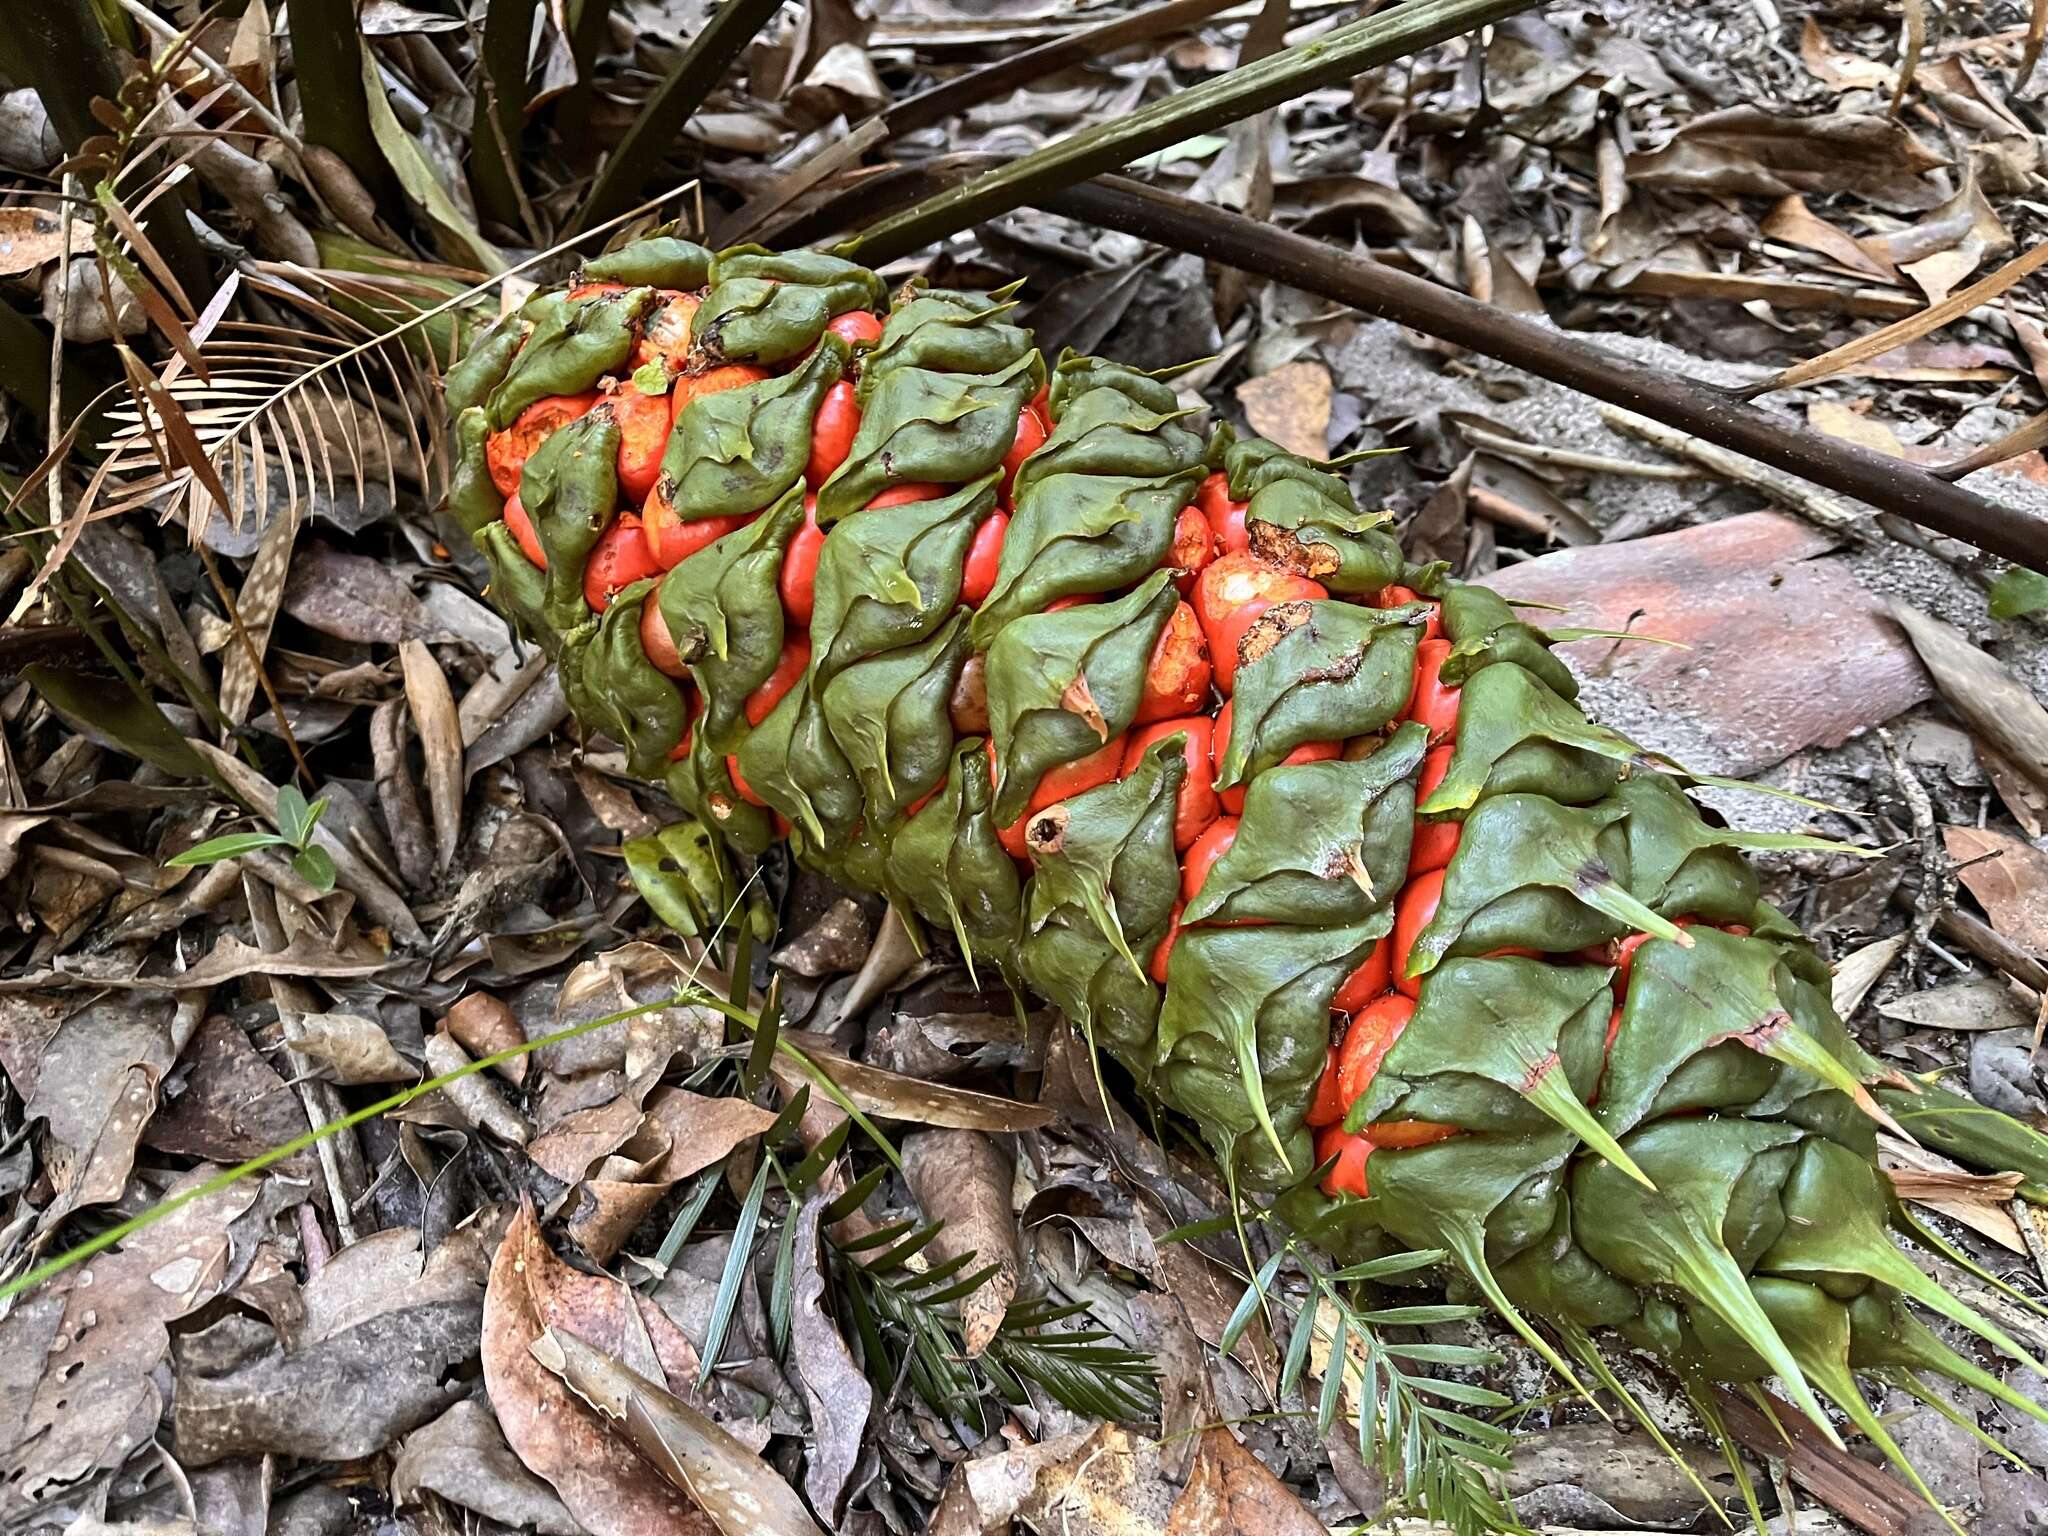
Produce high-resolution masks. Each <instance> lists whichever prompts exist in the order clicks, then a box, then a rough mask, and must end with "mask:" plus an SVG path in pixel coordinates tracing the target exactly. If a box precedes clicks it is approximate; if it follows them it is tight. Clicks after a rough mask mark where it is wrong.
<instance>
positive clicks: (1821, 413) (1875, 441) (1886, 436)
mask: <svg viewBox="0 0 2048 1536" xmlns="http://www.w3.org/2000/svg"><path fill="white" fill-rule="evenodd" d="M1806 424H1807V425H1808V426H1810V427H1812V428H1813V429H1814V430H1815V431H1816V432H1825V433H1826V434H1827V435H1828V436H1829V437H1839V438H1840V439H1842V441H1843V442H1845V443H1854V444H1856V446H1857V447H1859V448H1868V449H1869V450H1870V451H1871V452H1872V453H1881V454H1883V455H1885V457H1887V458H1892V459H1903V458H1904V457H1905V456H1906V445H1905V444H1904V443H1902V442H1900V441H1899V436H1898V434H1897V433H1896V432H1894V431H1892V429H1891V428H1890V427H1888V426H1886V425H1885V424H1884V423H1883V422H1882V421H1879V420H1878V419H1877V418H1876V417H1874V416H1872V415H1871V414H1870V413H1869V412H1867V411H1857V410H1851V409H1850V408H1849V407H1848V406H1846V405H1843V404H1842V403H1841V402H1839V401H1836V400H1815V401H1813V402H1812V403H1811V404H1809V405H1808V406H1807V407H1806Z"/></svg>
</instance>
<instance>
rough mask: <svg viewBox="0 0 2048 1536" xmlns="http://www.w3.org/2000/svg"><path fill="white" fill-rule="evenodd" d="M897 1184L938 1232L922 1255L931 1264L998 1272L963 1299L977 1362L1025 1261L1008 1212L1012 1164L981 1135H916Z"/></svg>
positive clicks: (909, 1140) (965, 1328) (906, 1144)
mask: <svg viewBox="0 0 2048 1536" xmlns="http://www.w3.org/2000/svg"><path fill="white" fill-rule="evenodd" d="M903 1176H904V1178H905V1179H906V1180H907V1181H908V1182H909V1184H910V1190H911V1193H912V1194H914V1195H915V1196H916V1197H917V1204H918V1208H919V1209H920V1210H922V1211H923V1212H924V1214H925V1216H926V1217H927V1218H928V1219H929V1220H932V1221H937V1222H941V1223H943V1224H944V1225H943V1226H941V1228H940V1229H939V1235H938V1236H937V1237H936V1238H934V1239H933V1240H932V1244H931V1247H930V1248H929V1249H928V1250H927V1251H928V1252H929V1253H930V1254H931V1256H932V1261H933V1262H934V1263H943V1262H944V1261H945V1260H947V1259H950V1258H953V1257H955V1256H956V1255H958V1254H972V1255H973V1256H974V1257H973V1258H972V1259H971V1260H970V1261H969V1262H968V1265H967V1272H969V1273H971V1272H973V1271H976V1270H981V1269H986V1268H987V1267H988V1266H990V1265H995V1266H996V1272H995V1273H994V1274H992V1275H990V1276H989V1277H988V1279H986V1280H984V1281H983V1282H982V1283H981V1284H980V1285H978V1286H976V1287H975V1288H974V1289H973V1290H972V1291H970V1292H968V1294H967V1295H966V1296H965V1297H963V1298H962V1299H961V1302H960V1321H961V1325H962V1332H963V1334H964V1335H965V1338H966V1343H967V1353H968V1354H969V1355H978V1354H980V1353H981V1352H982V1351H983V1350H984V1349H986V1348H988V1344H989V1340H990V1339H992V1338H994V1337H995V1334H996V1330H997V1329H998V1328H1000V1327H1002V1325H1003V1314H1004V1313H1005V1312H1007V1311H1008V1310H1009V1307H1010V1301H1011V1299H1012V1298H1013V1297H1014V1296H1015V1295H1016V1294H1017V1278H1018V1274H1019V1272H1020V1270H1021V1269H1022V1265H1023V1259H1022V1256H1021V1255H1020V1254H1019V1253H1018V1251H1017V1218H1016V1217H1015V1216H1014V1215H1013V1214H1012V1213H1011V1210H1010V1182H1011V1178H1012V1173H1011V1169H1010V1160H1009V1159H1008V1158H1007V1157H1005V1156H1004V1155H1003V1153H1002V1151H1001V1149H1000V1148H998V1147H997V1146H996V1144H995V1143H994V1142H993V1141H991V1140H989V1138H988V1137H987V1136H985V1135H983V1134H982V1133H981V1132H980V1131H953V1130H931V1131H918V1132H916V1133H915V1134H913V1135H910V1136H906V1137H905V1138H904V1139H903Z"/></svg>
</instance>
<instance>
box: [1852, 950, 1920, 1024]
mask: <svg viewBox="0 0 2048 1536" xmlns="http://www.w3.org/2000/svg"><path fill="white" fill-rule="evenodd" d="M1907 937H1908V936H1907V935H1906V934H1903V933H1895V934H1893V935H1892V936H1891V937H1890V938H1888V939H1877V940H1874V941H1873V942H1871V943H1869V944H1865V945H1864V946H1863V947H1862V948H1861V949H1856V950H1852V951H1851V952H1850V953H1848V954H1846V955H1844V956H1842V958H1841V959H1840V960H1837V961H1836V962H1835V983H1834V1005H1835V1012H1836V1013H1838V1014H1840V1015H1841V1016H1842V1017H1843V1018H1845V1019H1846V1018H1848V1017H1849V1016H1850V1015H1851V1014H1853V1013H1854V1012H1855V1011H1856V1010H1857V1009H1858V1008H1859V1007H1861V1006H1862V1004H1863V999H1864V998H1865V997H1866V996H1868V995H1869V993H1870V989H1871V988H1872V987H1874V986H1875V985H1877V980H1878V978H1879V977H1880V976H1882V975H1884V973H1885V972H1886V971H1887V970H1889V969H1890V968H1891V963H1892V962H1893V961H1894V960H1896V959H1898V958H1899V951H1900V950H1902V949H1904V948H1905V947H1906V939H1907Z"/></svg>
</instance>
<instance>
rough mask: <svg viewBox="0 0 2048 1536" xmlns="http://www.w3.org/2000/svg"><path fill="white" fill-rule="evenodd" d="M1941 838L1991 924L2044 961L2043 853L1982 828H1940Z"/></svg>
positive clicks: (2046, 874) (2047, 902) (2047, 920)
mask: <svg viewBox="0 0 2048 1536" xmlns="http://www.w3.org/2000/svg"><path fill="white" fill-rule="evenodd" d="M1941 838H1942V843H1943V844H1944V845H1945V846H1946V847H1947V849H1948V856H1949V857H1950V858H1951V859H1954V860H1955V861H1956V864H1957V866H1958V867H1957V870H1956V874H1957V876H1958V877H1959V878H1960V879H1961V880H1962V882H1963V884H1964V886H1965V887H1967V888H1968V890H1969V892H1970V894H1971V895H1972V896H1974V897H1976V898H1977V902H1978V904H1979V905H1980V906H1982V907H1983V908H1984V911H1985V913H1986V915H1987V916H1989V918H1990V919H1991V926H1992V927H1993V928H1995V929H1996V930H1997V931H1998V932H1999V933H2000V934H2002V935H2004V936H2005V937H2006V938H2008V939H2010V940H2012V942H2013V943H2015V944H2017V945H2018V946H2019V947H2020V948H2022V949H2024V950H2026V951H2028V952H2029V953H2031V954H2032V955H2033V956H2034V957H2035V958H2036V959H2048V853H2043V852H2041V850H2040V849H2038V848H2036V847H2034V846H2033V844H2031V843H2024V842H2021V841H2020V839H2018V838H2016V837H2008V836H2006V835H2005V834H2004V833H2003V832H1993V831H1990V830H1989V829H1987V828H1982V827H1943V828H1942V829H1941Z"/></svg>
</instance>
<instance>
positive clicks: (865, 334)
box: [825, 309, 882, 351]
mask: <svg viewBox="0 0 2048 1536" xmlns="http://www.w3.org/2000/svg"><path fill="white" fill-rule="evenodd" d="M825 329H826V330H828V331H830V332H831V333H832V334H833V335H835V336H837V337H838V338H839V339H840V340H841V341H844V342H845V343H846V344H847V345H848V346H849V347H852V348H854V349H855V350H856V351H857V350H859V349H860V348H862V347H872V346H873V345H874V344H875V343H876V342H878V341H880V340H881V339H882V319H881V316H879V315H875V314H871V313H869V312H868V311H867V310H865V309H849V310H848V311H847V312H846V313H845V314H843V315H834V316H833V317H832V321H831V323H830V324H829V325H827V326H826V327H825Z"/></svg>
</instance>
